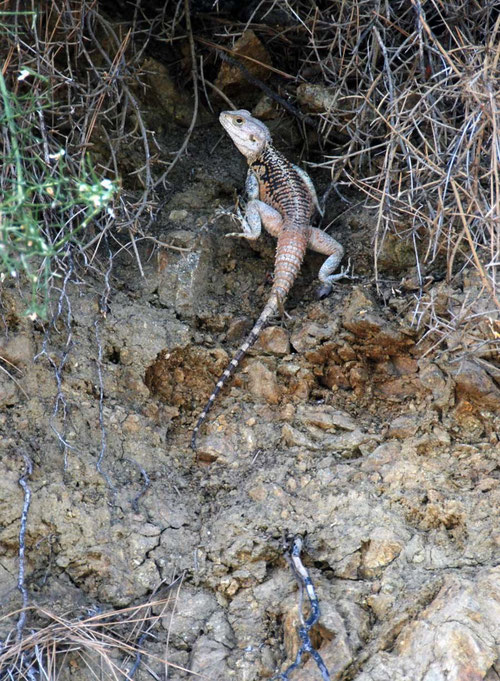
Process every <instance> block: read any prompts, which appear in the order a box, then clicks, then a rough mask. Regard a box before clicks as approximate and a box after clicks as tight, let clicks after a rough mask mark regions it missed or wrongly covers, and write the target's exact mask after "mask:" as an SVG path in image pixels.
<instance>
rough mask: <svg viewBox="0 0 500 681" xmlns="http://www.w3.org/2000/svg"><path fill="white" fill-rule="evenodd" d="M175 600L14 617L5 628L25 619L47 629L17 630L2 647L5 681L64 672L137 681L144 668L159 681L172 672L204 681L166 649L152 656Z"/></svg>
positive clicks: (0, 670)
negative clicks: (172, 659) (93, 611)
mask: <svg viewBox="0 0 500 681" xmlns="http://www.w3.org/2000/svg"><path fill="white" fill-rule="evenodd" d="M175 600H176V594H175V593H173V594H170V595H169V596H167V597H165V598H159V597H157V598H156V599H154V600H153V599H152V600H151V601H150V602H147V603H145V604H142V605H138V606H133V607H129V608H123V609H121V610H112V611H108V612H100V613H96V614H87V615H86V616H82V617H68V616H64V615H56V614H55V613H53V612H49V611H48V610H46V609H44V608H39V607H29V608H26V609H25V610H24V611H17V612H13V613H9V615H6V616H4V617H2V618H0V624H3V623H4V622H5V621H9V620H11V619H13V618H19V617H20V616H24V617H26V618H27V621H28V622H30V623H32V622H38V623H40V622H41V623H42V624H38V626H34V625H32V624H30V627H29V629H30V631H29V633H23V634H22V635H21V636H19V632H18V634H17V635H16V630H15V629H13V630H12V632H11V634H10V635H9V636H8V637H7V638H6V640H5V641H3V642H2V646H1V647H0V678H2V679H9V681H20V680H21V679H29V680H30V681H32V680H33V679H45V681H56V679H58V678H60V674H61V671H62V670H66V671H68V670H70V671H72V672H73V673H76V672H77V671H78V670H80V672H83V673H84V676H85V677H86V676H89V678H103V679H113V680H115V681H119V680H120V679H132V678H133V676H134V675H135V673H136V671H137V670H138V669H139V667H140V668H141V670H143V671H146V672H147V673H148V674H149V676H151V677H152V678H153V679H158V678H160V677H162V676H163V677H165V678H166V676H168V668H170V669H172V670H173V669H178V670H182V671H184V672H187V673H188V674H192V675H193V676H194V677H199V675H198V674H195V673H194V672H189V670H187V669H184V668H183V667H180V666H179V665H176V664H174V663H172V662H170V661H169V660H168V655H167V651H166V650H165V647H166V646H165V644H163V645H162V649H163V650H165V653H164V654H163V655H157V654H155V653H153V652H151V650H150V648H151V643H152V642H153V643H154V642H155V641H156V640H157V633H158V632H157V629H158V625H159V623H160V622H161V620H162V618H163V617H166V616H169V614H170V611H171V610H172V607H173V603H174V601H175ZM153 647H154V648H156V649H157V647H158V646H153ZM159 674H160V676H159Z"/></svg>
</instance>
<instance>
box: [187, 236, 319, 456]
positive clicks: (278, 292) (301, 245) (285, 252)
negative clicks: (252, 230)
mask: <svg viewBox="0 0 500 681" xmlns="http://www.w3.org/2000/svg"><path fill="white" fill-rule="evenodd" d="M306 245H307V235H306V234H303V233H301V232H297V231H292V230H290V231H283V232H281V234H280V235H279V237H278V245H277V248H276V261H275V267H274V283H273V288H272V291H271V295H270V296H269V300H268V302H267V304H266V306H265V308H264V309H263V310H262V313H261V315H260V317H259V318H258V320H257V321H256V322H255V324H254V327H253V329H252V330H251V331H250V333H249V334H248V336H247V337H246V340H245V342H244V343H242V345H240V348H239V350H238V351H237V353H236V354H235V356H234V357H233V359H232V360H231V361H230V363H229V364H228V366H227V368H226V370H225V371H224V373H223V374H222V376H221V377H220V378H219V380H218V381H217V383H216V385H215V388H214V391H213V393H212V394H211V395H210V397H209V398H208V402H207V403H206V405H205V408H204V409H203V411H202V412H201V414H200V416H199V418H198V421H197V422H196V426H195V427H194V428H193V434H192V437H191V449H196V438H197V436H198V431H199V430H200V428H201V426H202V425H203V423H204V421H205V419H206V418H207V415H208V412H209V411H210V409H211V408H212V405H213V403H214V402H215V400H216V398H217V395H218V394H219V393H220V391H221V390H222V388H223V387H224V386H225V384H226V383H227V382H228V380H229V379H230V378H231V376H232V375H233V374H234V372H235V371H236V369H237V367H238V365H239V363H240V362H241V360H242V359H243V357H244V356H245V355H246V353H247V352H248V350H249V349H250V348H251V347H252V345H253V344H254V343H255V342H256V341H257V339H258V338H259V336H260V332H261V331H262V329H263V328H264V327H265V326H266V324H267V322H268V321H269V320H270V319H271V317H272V316H273V315H274V314H275V313H276V312H277V311H278V307H279V306H280V305H282V304H283V302H284V300H285V298H286V296H287V295H288V292H289V290H290V289H291V287H292V284H293V282H294V280H295V277H296V276H297V274H298V272H299V270H300V266H301V264H302V260H303V259H304V254H305V251H306Z"/></svg>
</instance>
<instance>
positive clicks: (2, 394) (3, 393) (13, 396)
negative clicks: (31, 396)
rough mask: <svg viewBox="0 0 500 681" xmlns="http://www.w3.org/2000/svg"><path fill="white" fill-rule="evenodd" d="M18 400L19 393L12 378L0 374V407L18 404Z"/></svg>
mask: <svg viewBox="0 0 500 681" xmlns="http://www.w3.org/2000/svg"><path fill="white" fill-rule="evenodd" d="M13 371H15V370H13ZM20 398H21V393H20V391H19V390H18V389H17V387H16V384H15V382H14V381H13V380H12V378H10V376H7V375H6V374H3V373H2V374H0V407H10V406H12V405H13V404H16V403H17V402H19V400H20Z"/></svg>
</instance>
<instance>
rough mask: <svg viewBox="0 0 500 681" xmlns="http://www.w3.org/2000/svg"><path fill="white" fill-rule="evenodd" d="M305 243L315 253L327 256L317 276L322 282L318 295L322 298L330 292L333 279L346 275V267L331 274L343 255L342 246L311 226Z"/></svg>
mask: <svg viewBox="0 0 500 681" xmlns="http://www.w3.org/2000/svg"><path fill="white" fill-rule="evenodd" d="M307 245H308V247H309V248H310V249H311V250H313V251H316V253H323V254H324V255H327V256H328V258H327V259H326V260H325V262H324V263H323V265H322V266H321V268H320V270H319V273H318V278H319V280H320V282H321V283H322V286H321V287H320V289H319V291H318V295H319V296H320V297H321V298H323V297H324V296H327V295H328V294H329V293H330V292H331V290H332V284H333V282H334V281H337V279H341V278H342V277H345V276H347V273H348V269H347V270H344V269H341V271H340V272H338V273H337V274H333V272H335V270H336V269H337V267H338V266H339V264H340V261H341V260H342V258H343V256H344V247H343V246H342V244H339V242H338V241H337V240H336V239H334V238H333V237H332V236H330V235H329V234H327V233H326V232H323V230H322V229H318V228H317V227H313V228H311V234H310V236H309V241H308V242H307Z"/></svg>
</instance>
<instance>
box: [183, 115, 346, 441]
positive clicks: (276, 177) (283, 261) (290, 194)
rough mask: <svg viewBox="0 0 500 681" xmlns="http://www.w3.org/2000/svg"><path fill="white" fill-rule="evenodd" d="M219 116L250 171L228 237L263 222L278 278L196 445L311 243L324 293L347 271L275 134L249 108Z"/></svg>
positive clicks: (253, 233)
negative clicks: (320, 259)
mask: <svg viewBox="0 0 500 681" xmlns="http://www.w3.org/2000/svg"><path fill="white" fill-rule="evenodd" d="M219 121H220V123H221V125H222V127H223V128H224V130H225V131H226V132H227V133H228V134H229V136H230V137H231V139H232V140H233V142H234V144H235V145H236V147H237V149H238V150H239V151H240V152H241V153H242V154H243V155H244V156H245V157H246V159H247V162H248V166H249V168H248V174H247V178H246V182H245V190H246V194H247V203H246V207H245V213H244V214H242V213H241V210H240V209H239V207H238V209H237V214H236V216H235V217H236V218H237V219H238V220H239V222H240V223H241V227H242V230H243V231H242V232H237V233H231V234H227V235H226V236H232V237H243V238H245V239H249V240H254V239H258V237H259V236H260V233H261V229H262V226H264V228H265V229H266V230H267V231H268V232H269V233H270V234H271V235H272V236H275V237H277V239H278V243H277V247H276V258H275V265H274V278H273V285H272V288H271V292H270V295H269V297H268V300H267V303H266V304H265V306H264V309H263V310H262V312H261V314H260V316H259V318H258V319H257V321H256V322H255V324H254V326H253V328H252V329H251V331H250V332H249V333H248V335H247V337H246V339H245V340H244V342H243V343H242V344H241V345H240V347H239V349H238V351H237V352H236V354H235V355H234V357H233V359H232V360H231V361H230V363H229V364H228V365H227V367H226V369H225V371H224V372H223V374H222V375H221V377H220V378H219V380H218V381H217V383H216V385H215V388H214V390H213V392H212V394H211V395H210V397H209V399H208V402H207V403H206V405H205V407H204V409H203V411H202V412H201V414H200V416H199V418H198V421H197V423H196V425H195V427H194V429H193V433H192V438H191V448H192V449H196V438H197V435H198V431H199V429H200V427H201V426H202V424H203V422H204V421H205V419H206V417H207V414H208V412H209V410H210V409H211V407H212V405H213V403H214V401H215V399H216V398H217V395H218V394H219V392H220V391H221V389H222V388H223V386H224V385H225V384H226V383H227V381H228V380H229V379H230V378H231V376H232V375H233V374H234V372H235V370H236V368H237V367H238V365H239V363H240V362H241V360H242V358H243V357H244V356H245V354H246V353H247V351H248V350H249V348H250V347H251V346H252V345H253V344H254V343H255V342H256V341H257V339H258V338H259V335H260V333H261V331H262V329H263V328H264V327H265V326H266V324H267V323H268V321H269V320H270V319H271V318H272V317H273V316H274V315H275V314H276V312H277V311H278V310H279V309H281V308H282V305H283V302H284V300H285V299H286V297H287V295H288V292H289V291H290V289H291V287H292V285H293V283H294V281H295V278H296V277H297V275H298V273H299V270H300V266H301V264H302V260H303V259H304V255H305V252H306V249H307V248H310V249H312V250H313V251H316V252H318V253H322V254H324V255H326V256H328V257H327V259H326V260H325V262H324V263H323V265H322V266H321V268H320V270H319V275H318V278H319V280H320V282H321V283H322V287H321V289H320V295H321V296H322V297H323V296H325V295H328V293H330V291H331V289H332V284H333V282H334V281H336V280H337V279H340V278H341V277H344V276H346V274H347V271H345V270H341V272H339V273H337V274H333V272H335V270H336V269H337V267H338V265H339V264H340V261H341V260H342V257H343V255H344V248H343V246H342V245H341V244H340V243H339V242H338V241H336V240H335V239H334V238H333V237H331V236H330V235H329V234H326V232H324V231H323V230H321V229H318V228H316V227H312V226H311V219H312V217H313V215H314V213H315V211H316V210H317V211H318V212H321V211H320V208H319V203H318V198H317V195H316V190H315V189H314V185H313V183H312V180H311V178H310V177H309V175H308V174H307V173H306V172H305V171H304V170H303V169H302V168H300V167H299V166H297V165H294V164H293V163H291V162H290V161H289V160H288V159H287V158H285V156H283V154H281V153H280V152H279V151H277V149H275V147H274V146H273V144H272V138H271V133H270V131H269V129H268V127H267V126H266V125H265V124H264V123H262V121H260V120H258V119H257V118H254V117H253V116H252V115H251V114H250V112H248V111H246V110H245V109H239V110H237V111H223V112H222V113H221V114H220V116H219Z"/></svg>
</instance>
